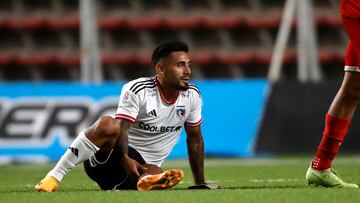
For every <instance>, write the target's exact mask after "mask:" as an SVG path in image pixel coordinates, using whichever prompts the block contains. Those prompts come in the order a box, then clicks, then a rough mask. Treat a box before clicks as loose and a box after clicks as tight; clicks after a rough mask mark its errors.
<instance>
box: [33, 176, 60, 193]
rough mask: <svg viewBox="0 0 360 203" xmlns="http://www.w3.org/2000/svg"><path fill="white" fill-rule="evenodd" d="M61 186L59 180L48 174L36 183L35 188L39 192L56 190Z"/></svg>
mask: <svg viewBox="0 0 360 203" xmlns="http://www.w3.org/2000/svg"><path fill="white" fill-rule="evenodd" d="M58 186H59V181H58V180H56V178H54V177H52V176H46V177H45V178H44V179H42V180H41V181H40V183H38V184H37V185H35V187H34V189H35V191H38V192H54V191H55V190H56V189H57V188H58Z"/></svg>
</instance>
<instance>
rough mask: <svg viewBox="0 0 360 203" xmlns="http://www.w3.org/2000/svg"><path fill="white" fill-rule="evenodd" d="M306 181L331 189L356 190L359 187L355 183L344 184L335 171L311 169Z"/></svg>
mask: <svg viewBox="0 0 360 203" xmlns="http://www.w3.org/2000/svg"><path fill="white" fill-rule="evenodd" d="M306 180H307V181H308V183H309V184H311V185H315V186H318V185H320V186H324V187H330V188H354V189H357V188H359V186H358V185H357V184H355V183H346V182H344V181H343V180H342V179H341V178H340V177H339V176H338V174H337V173H336V171H335V170H334V169H326V170H323V171H318V170H315V169H313V168H312V167H311V166H310V167H309V169H308V171H307V173H306Z"/></svg>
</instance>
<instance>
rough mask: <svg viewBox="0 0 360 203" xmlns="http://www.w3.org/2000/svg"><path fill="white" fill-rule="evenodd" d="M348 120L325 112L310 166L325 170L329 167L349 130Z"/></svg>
mask: <svg viewBox="0 0 360 203" xmlns="http://www.w3.org/2000/svg"><path fill="white" fill-rule="evenodd" d="M349 126H350V120H344V119H340V118H335V117H333V116H331V115H329V114H326V118H325V130H324V133H323V137H322V139H321V142H320V144H319V147H318V150H317V152H316V155H315V158H314V160H313V161H312V165H311V166H312V168H314V169H316V170H325V169H328V168H330V167H331V163H332V161H333V160H334V158H335V156H336V154H338V153H339V150H340V146H341V144H342V143H343V141H344V138H345V136H346V134H347V132H348V130H349Z"/></svg>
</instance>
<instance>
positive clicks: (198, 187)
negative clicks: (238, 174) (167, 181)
mask: <svg viewBox="0 0 360 203" xmlns="http://www.w3.org/2000/svg"><path fill="white" fill-rule="evenodd" d="M221 188H223V187H222V186H221V185H219V184H217V183H203V184H197V185H192V186H189V187H188V189H189V190H215V189H221Z"/></svg>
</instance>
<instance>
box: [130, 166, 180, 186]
mask: <svg viewBox="0 0 360 203" xmlns="http://www.w3.org/2000/svg"><path fill="white" fill-rule="evenodd" d="M183 177H184V173H183V171H182V170H181V169H169V170H167V171H165V172H163V173H161V174H157V175H147V176H144V177H143V178H142V179H141V180H139V182H138V183H137V188H138V190H162V189H167V188H171V187H174V186H175V185H177V184H178V183H180V181H181V180H182V178H183Z"/></svg>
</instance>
